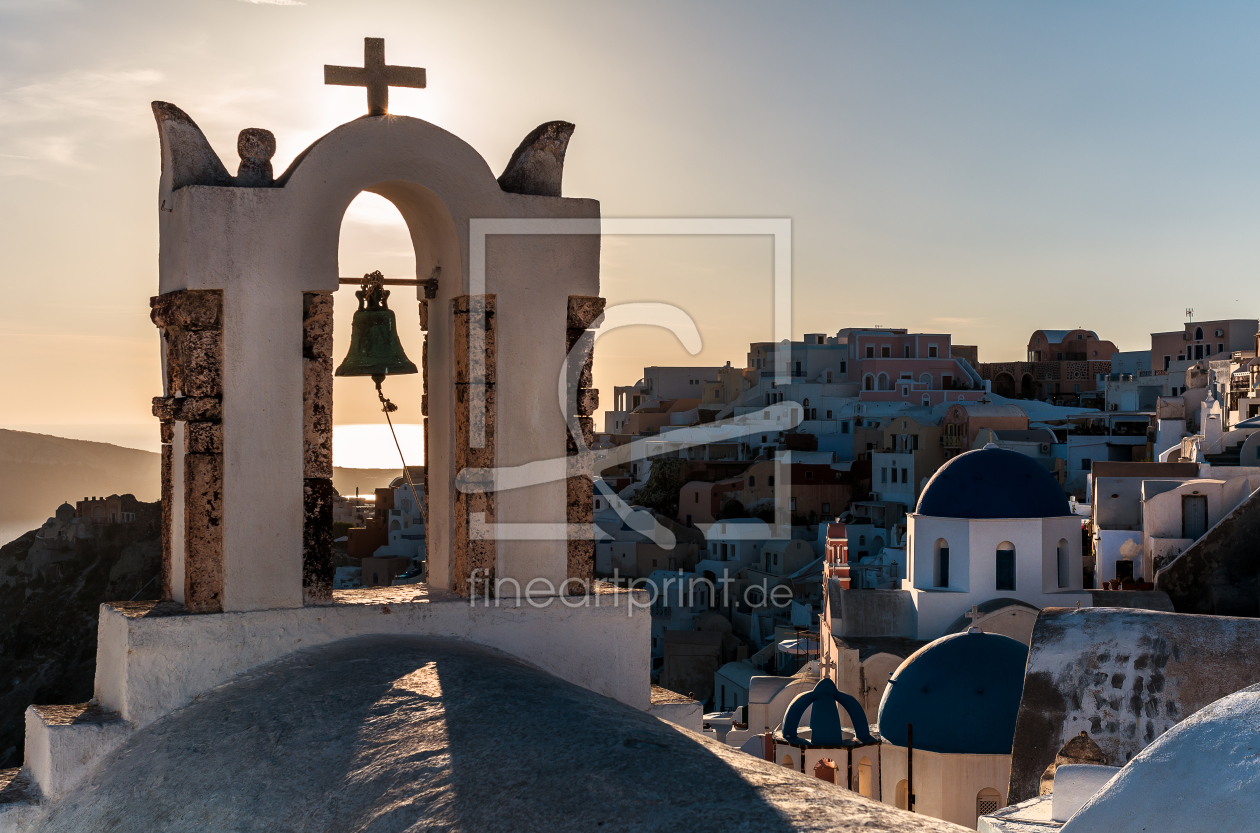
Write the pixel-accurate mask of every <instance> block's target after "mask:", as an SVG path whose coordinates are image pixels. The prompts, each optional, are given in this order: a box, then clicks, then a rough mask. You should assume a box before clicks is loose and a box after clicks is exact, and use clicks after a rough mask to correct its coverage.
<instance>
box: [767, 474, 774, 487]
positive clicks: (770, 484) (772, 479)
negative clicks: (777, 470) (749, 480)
mask: <svg viewBox="0 0 1260 833" xmlns="http://www.w3.org/2000/svg"><path fill="white" fill-rule="evenodd" d="M766 480H768V481H769V482H768V483H767V484H766V485H768V486H774V475H773V474H772V475H770V476H769V477H767V478H766Z"/></svg>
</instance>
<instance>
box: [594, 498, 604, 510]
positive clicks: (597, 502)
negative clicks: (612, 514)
mask: <svg viewBox="0 0 1260 833" xmlns="http://www.w3.org/2000/svg"><path fill="white" fill-rule="evenodd" d="M595 508H596V509H603V508H604V506H603V504H602V503H600V501H599V499H596V500H595Z"/></svg>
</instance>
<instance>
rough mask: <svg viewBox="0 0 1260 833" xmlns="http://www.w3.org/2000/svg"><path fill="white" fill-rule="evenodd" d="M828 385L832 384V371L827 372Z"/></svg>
mask: <svg viewBox="0 0 1260 833" xmlns="http://www.w3.org/2000/svg"><path fill="white" fill-rule="evenodd" d="M827 384H831V371H830V370H828V371H827Z"/></svg>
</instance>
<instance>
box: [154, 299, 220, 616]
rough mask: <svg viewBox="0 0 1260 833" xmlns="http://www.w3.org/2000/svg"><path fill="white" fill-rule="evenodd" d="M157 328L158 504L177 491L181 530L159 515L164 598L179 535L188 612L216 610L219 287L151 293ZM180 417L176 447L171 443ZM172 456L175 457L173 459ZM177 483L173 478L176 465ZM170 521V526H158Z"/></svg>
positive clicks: (166, 507)
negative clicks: (161, 385)
mask: <svg viewBox="0 0 1260 833" xmlns="http://www.w3.org/2000/svg"><path fill="white" fill-rule="evenodd" d="M149 303H150V306H151V307H152V312H151V313H150V317H151V318H152V319H153V323H154V324H156V325H157V326H158V328H159V329H160V330H161V331H162V338H163V342H164V347H165V350H164V353H165V362H164V364H165V367H164V368H163V371H164V375H165V382H166V394H167V395H166V396H159V397H156V398H155V399H154V400H153V415H154V416H156V417H157V418H158V419H160V420H161V421H162V425H163V428H162V439H163V443H164V445H163V452H162V458H163V466H162V474H163V483H162V499H163V511H164V513H165V514H166V515H167V516H173V514H174V513H173V509H174V501H175V500H176V499H177V496H179V495H180V494H181V492H182V499H183V504H184V505H183V513H182V526H183V529H182V531H181V530H179V529H177V528H176V527H175V525H174V522H173V520H172V521H169V522H168V521H165V520H164V522H163V523H164V534H163V554H162V566H163V577H162V588H163V598H175V597H177V596H178V593H177V592H176V588H175V587H174V586H173V585H174V577H175V576H176V575H177V574H178V573H179V570H178V569H177V568H178V565H176V564H175V563H174V560H175V559H174V558H173V557H172V556H173V551H174V549H175V548H174V546H173V543H174V540H175V536H177V535H180V534H181V532H182V536H183V543H184V546H183V571H182V572H183V601H184V606H185V607H186V608H187V609H188V610H189V611H190V612H193V613H211V612H218V611H221V610H222V609H223V574H224V570H223V523H224V518H223V421H222V420H223V293H222V291H221V290H177V291H175V292H168V293H165V294H163V295H158V296H156V297H154V298H151V299H150V302H149ZM176 423H182V428H183V431H182V435H183V448H178V447H176V445H175V443H174V438H175V437H176V436H177V435H178V433H180V432H177V431H176V430H175V429H176ZM176 458H178V459H176ZM177 469H178V470H179V471H180V472H181V473H182V478H181V479H182V481H183V482H182V483H176V482H175V479H176V478H175V474H174V473H175V471H176V470H177ZM168 523H169V524H170V526H169V529H167V528H165V525H166V524H168Z"/></svg>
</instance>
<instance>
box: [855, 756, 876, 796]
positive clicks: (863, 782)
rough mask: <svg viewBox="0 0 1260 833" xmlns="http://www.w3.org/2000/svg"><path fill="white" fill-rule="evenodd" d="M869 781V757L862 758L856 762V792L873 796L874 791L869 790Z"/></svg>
mask: <svg viewBox="0 0 1260 833" xmlns="http://www.w3.org/2000/svg"><path fill="white" fill-rule="evenodd" d="M871 781H872V779H871V759H870V758H863V759H862V760H861V762H860V763H858V782H857V791H858V793H859V794H861V795H864V796H866V797H867V798H870V797H871V796H873V795H874V793H873V792H872V790H871Z"/></svg>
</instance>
